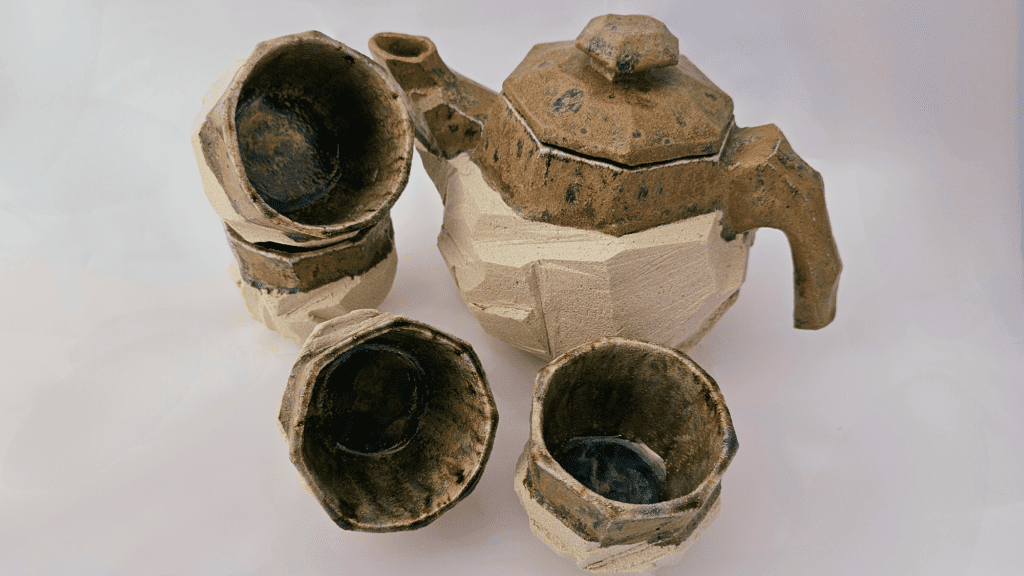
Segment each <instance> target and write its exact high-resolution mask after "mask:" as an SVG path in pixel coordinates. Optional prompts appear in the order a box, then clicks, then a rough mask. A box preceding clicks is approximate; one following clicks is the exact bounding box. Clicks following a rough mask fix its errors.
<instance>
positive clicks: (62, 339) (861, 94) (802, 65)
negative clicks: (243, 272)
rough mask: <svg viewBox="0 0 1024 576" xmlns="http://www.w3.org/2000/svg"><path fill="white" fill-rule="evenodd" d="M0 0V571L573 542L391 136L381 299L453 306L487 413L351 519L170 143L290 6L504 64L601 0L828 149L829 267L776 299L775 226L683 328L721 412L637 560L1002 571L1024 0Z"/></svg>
mask: <svg viewBox="0 0 1024 576" xmlns="http://www.w3.org/2000/svg"><path fill="white" fill-rule="evenodd" d="M688 4H690V3H681V2H598V3H595V2H575V3H567V2H550V1H545V2H540V1H533V0H530V1H524V2H518V3H514V2H509V3H504V4H498V3H485V2H480V1H470V0H460V1H458V2H451V1H448V2H441V1H421V2H411V1H410V2H405V1H400V0H381V1H378V2H358V3H356V2H344V1H339V0H333V1H329V2H319V1H317V2H301V3H291V2H282V1H279V2H245V3H242V2H232V3H224V2H209V1H204V2H178V1H167V2H145V3H143V2H137V3H125V2H102V1H97V2H85V1H82V2H75V1H55V2H53V1H32V2H30V1H28V0H21V1H15V2H8V3H5V4H4V7H3V8H2V9H0V78H2V79H0V343H2V344H0V365H2V366H3V367H4V369H3V376H0V574H14V575H21V574H25V575H28V574H103V575H120V574H125V575H133V576H141V575H167V574H182V575H207V574H209V575H242V574H261V575H262V574H269V575H278V574H282V575H283V574H297V575H307V574H308V575H322V574H323V575H326V574H474V575H479V574H552V575H554V574H578V573H580V572H579V570H578V569H577V568H576V567H575V565H574V564H573V563H572V562H570V561H569V560H566V559H563V558H560V557H558V556H556V555H555V553H554V552H552V551H550V550H549V549H548V548H547V547H546V546H545V545H544V544H543V543H542V542H541V541H540V540H538V539H536V538H535V537H534V536H533V535H532V533H531V532H530V529H529V526H528V522H527V519H526V516H525V514H524V512H523V510H522V508H521V507H520V504H519V502H518V499H517V498H516V496H515V494H514V492H513V489H512V475H513V469H514V466H515V462H516V458H517V457H518V455H519V453H520V452H521V451H522V447H523V444H524V443H525V441H526V438H527V421H528V417H529V409H530V394H531V389H532V386H533V380H534V376H535V375H536V372H537V370H538V369H539V368H540V367H541V366H542V364H543V362H541V361H539V360H537V359H535V358H533V357H531V356H529V355H527V354H525V353H521V352H519V351H516V350H514V349H512V348H510V347H509V346H508V345H506V344H503V343H502V342H500V341H498V340H495V339H493V338H491V337H490V336H487V335H486V334H484V333H483V331H482V330H481V329H480V327H479V326H478V325H477V324H476V322H475V321H474V320H473V319H472V317H471V316H470V315H469V313H468V312H467V311H466V309H465V307H464V305H463V304H462V301H461V300H460V298H459V295H458V291H457V289H456V287H455V285H454V283H453V281H452V279H451V276H450V275H449V273H448V270H447V268H446V266H445V264H444V262H443V260H442V259H441V256H440V254H439V253H438V251H437V249H436V247H435V239H436V236H437V233H438V231H439V229H440V222H441V214H442V204H441V201H440V198H439V197H438V195H437V193H436V192H435V190H434V188H433V186H432V184H431V183H430V181H429V180H428V178H427V177H426V174H425V173H424V171H423V169H422V167H421V166H420V164H419V161H418V160H417V161H416V162H415V164H414V166H413V172H412V177H411V179H410V181H409V185H408V187H407V188H406V189H405V192H404V194H403V195H402V197H401V199H400V200H399V201H398V203H397V205H396V206H395V208H394V210H393V212H392V215H393V218H394V224H395V230H396V242H397V246H398V252H399V269H398V276H397V278H396V280H395V284H394V288H393V289H392V291H391V293H390V295H389V296H388V297H387V299H386V300H385V301H384V303H383V304H382V305H381V309H383V310H386V311H389V312H394V313H398V314H403V315H406V316H409V317H411V318H414V319H416V320H420V321H422V322H426V323H428V324H431V325H433V326H435V327H437V328H439V329H442V330H445V331H447V332H449V333H451V334H454V335H456V336H458V337H460V338H462V339H464V340H467V341H469V342H470V343H471V344H472V345H473V346H474V348H475V349H476V352H477V354H478V355H479V356H480V359H481V361H482V363H483V366H484V368H485V369H486V371H487V375H488V378H489V381H490V385H491V387H492V389H493V392H494V395H495V398H496V400H497V404H498V410H499V413H500V424H499V428H498V434H497V439H496V442H495V447H494V451H493V453H492V455H491V458H490V461H489V463H488V466H487V468H486V471H485V472H484V475H483V478H482V480H481V481H480V483H479V485H478V486H477V487H476V490H475V491H474V492H473V493H472V494H471V495H470V496H469V497H468V498H466V499H465V500H464V501H462V502H461V503H460V504H458V505H457V506H456V507H455V508H453V509H452V510H450V511H449V512H447V513H446V514H445V515H443V516H442V517H441V518H440V519H438V520H437V521H435V522H434V523H433V524H431V525H429V526H428V527H426V528H423V529H421V530H416V531H412V532H405V533H396V534H364V533H354V532H346V531H343V530H341V529H339V528H338V527H337V526H336V525H334V524H333V523H332V522H331V520H330V519H329V518H328V517H327V515H326V514H325V513H324V512H323V510H322V509H321V508H320V506H319V505H318V504H317V502H316V501H315V500H314V499H313V497H312V496H310V495H309V494H308V493H306V492H305V491H304V490H303V488H302V486H301V484H300V482H299V477H298V473H297V472H296V471H295V469H294V467H293V466H292V464H291V463H290V462H289V461H288V457H287V447H286V444H285V442H284V440H283V439H282V438H281V436H280V435H279V434H278V431H277V428H276V424H275V416H276V412H277V409H278V404H279V402H280V398H281V393H282V392H283V390H284V385H285V381H286V379H287V376H288V372H289V370H290V368H291V365H292V363H293V362H294V360H295V358H296V355H297V352H298V349H299V347H298V345H297V344H295V343H292V342H290V341H287V340H284V339H283V338H281V337H279V336H277V335H276V334H274V333H272V332H270V331H268V330H267V329H266V328H265V327H264V326H263V325H262V324H259V323H257V322H255V321H253V320H251V319H250V318H249V317H248V316H247V314H246V312H245V309H244V306H243V303H242V300H241V298H240V296H239V295H238V293H237V291H236V290H235V287H234V286H233V285H232V283H231V281H230V279H229V278H228V273H227V268H228V263H229V262H230V259H231V257H232V256H231V253H230V251H229V250H228V246H227V243H226V241H225V238H224V234H223V231H222V228H221V225H220V222H219V220H218V218H217V216H216V215H215V214H214V212H213V210H212V209H211V207H210V206H209V204H208V203H207V200H206V197H205V196H204V194H203V191H202V187H201V184H200V179H199V172H198V170H197V167H196V163H195V159H194V157H193V155H192V149H191V146H190V144H189V136H190V128H191V125H192V120H193V117H194V116H195V115H196V113H197V112H198V110H199V106H200V100H201V98H202V96H203V94H204V93H205V92H206V90H207V89H208V88H209V86H210V85H211V84H212V83H213V81H214V80H215V79H216V78H217V77H218V76H219V75H220V74H221V73H222V72H223V71H224V70H226V69H227V68H228V66H230V65H231V63H232V62H234V61H235V60H238V59H241V58H245V57H246V56H247V55H248V54H249V52H251V50H252V49H253V47H254V46H255V45H256V43H258V42H260V41H262V40H266V39H270V38H273V37H277V36H281V35H284V34H289V33H293V32H300V31H304V30H309V29H316V30H320V31H322V32H324V33H326V34H328V35H330V36H331V37H333V38H336V39H338V40H340V41H341V42H344V43H346V44H348V45H349V46H351V47H353V48H355V49H357V50H359V51H361V52H364V53H367V52H368V51H367V49H366V43H367V40H368V39H369V38H370V36H371V35H373V34H374V33H376V32H380V31H395V32H407V33H412V34H420V35H425V36H429V37H430V38H431V39H432V40H433V41H434V42H435V43H436V45H437V46H438V49H439V51H440V54H441V56H442V58H444V59H445V61H446V62H447V63H448V64H449V66H450V67H451V68H452V69H454V70H457V71H459V72H461V73H462V74H465V75H466V76H469V77H471V78H473V79H475V80H477V81H479V82H481V83H482V84H484V85H486V86H489V87H491V88H494V89H497V88H499V87H500V85H501V81H502V80H503V78H504V77H505V76H506V75H507V74H508V73H509V72H510V71H511V70H512V69H513V68H514V67H515V66H516V64H517V63H518V62H519V61H520V60H521V59H522V57H523V56H524V55H525V54H526V52H527V51H528V50H529V49H530V47H531V46H533V45H534V44H536V43H539V42H549V41H555V40H566V39H572V38H575V37H576V35H577V34H578V33H579V31H580V30H581V29H582V27H583V26H584V25H585V24H586V22H587V21H588V20H589V19H590V18H591V17H593V16H597V15H600V14H603V13H647V14H651V15H653V16H655V17H657V18H659V19H661V20H662V21H664V22H665V23H666V24H667V25H668V26H669V28H670V29H671V30H672V31H673V32H674V33H675V34H676V35H677V36H678V37H679V39H680V50H681V52H682V53H683V54H685V55H687V56H688V57H689V58H690V60H692V61H693V62H694V63H695V64H696V65H697V66H698V67H699V68H700V69H701V70H702V71H703V72H704V73H705V74H706V75H707V76H708V77H710V78H711V79H712V80H713V81H714V82H715V83H716V84H717V85H718V86H719V87H721V88H722V89H723V90H724V91H725V92H727V93H728V94H729V95H731V96H732V98H733V99H734V101H735V114H736V121H737V123H738V124H739V125H741V126H756V125H760V124H765V123H774V124H776V125H778V126H779V127H780V128H781V129H782V130H783V132H784V133H785V134H786V136H787V138H788V139H789V141H790V143H791V144H792V145H793V148H794V149H795V150H796V151H797V153H799V154H800V155H801V156H802V157H803V158H804V159H805V160H806V161H807V162H808V163H810V164H811V165H812V166H814V167H815V168H816V169H817V170H819V171H820V172H821V173H822V175H823V176H824V179H825V183H826V188H825V189H826V198H827V201H828V208H829V214H830V216H831V221H832V226H833V230H834V232H835V236H836V239H837V243H838V245H839V250H840V253H841V255H842V258H843V263H844V265H845V269H844V271H843V276H842V280H841V283H840V289H839V311H838V315H837V317H836V319H835V321H834V322H833V323H832V324H831V325H830V326H828V327H827V328H825V329H823V330H820V331H815V332H807V331H798V330H794V329H793V328H792V327H791V324H792V320H791V315H792V305H793V302H792V298H793V296H792V291H793V290H792V264H791V258H790V255H789V249H788V246H787V244H786V241H785V237H784V236H783V235H782V234H781V233H780V232H778V231H775V230H762V231H760V232H759V233H758V234H757V241H756V243H755V245H754V247H753V249H752V252H751V259H750V263H749V268H748V273H747V280H746V283H745V284H744V287H743V290H742V291H741V295H740V298H739V300H738V302H737V303H736V305H735V306H733V308H732V309H731V310H730V311H729V312H728V313H727V314H726V315H725V316H724V317H723V318H722V320H721V321H720V322H719V323H718V325H717V326H716V327H715V328H714V329H713V330H712V331H711V333H710V334H709V335H708V336H707V337H706V338H705V339H704V340H703V342H702V343H700V344H699V345H698V346H697V347H696V348H695V349H694V350H693V351H692V356H693V358H694V359H695V360H696V361H697V362H698V363H699V364H701V365H702V366H703V367H704V368H705V369H706V370H707V371H708V372H709V373H710V374H711V375H712V376H713V377H714V378H715V379H716V380H717V382H718V383H719V385H720V387H721V389H722V391H723V393H724V395H725V399H726V402H727V403H728V406H729V408H730V410H731V413H732V417H733V420H734V422H735V425H736V432H737V435H738V437H739V443H740V448H739V451H738V453H737V455H736V458H735V460H734V461H733V463H732V465H731V467H730V468H729V470H728V471H727V472H726V474H725V477H724V480H723V488H722V509H721V514H720V516H719V518H718V519H717V521H716V522H715V523H714V524H713V525H712V526H711V527H710V528H709V530H708V531H707V532H706V533H705V535H704V536H703V537H702V538H701V539H700V540H699V541H698V542H697V543H696V544H695V545H694V547H693V548H692V549H691V550H690V552H689V554H688V555H687V556H686V558H685V559H684V560H683V561H682V563H680V564H679V565H677V566H675V567H673V568H670V569H665V570H664V571H662V572H661V573H663V574H679V575H682V574H728V575H743V574H768V573H772V574H774V573H779V574H813V575H818V574H839V573H842V574H897V573H898V574H929V575H931V574H979V575H982V574H1021V573H1024V546H1021V545H1020V543H1021V542H1024V283H1022V268H1024V264H1022V259H1021V217H1020V183H1019V166H1018V165H1019V150H1018V145H1017V141H1018V140H1017V139H1018V135H1019V132H1018V130H1019V128H1018V123H1019V119H1020V118H1021V109H1020V100H1019V99H1018V96H1016V94H1017V89H1018V85H1017V78H1018V71H1019V68H1018V65H1017V58H1018V52H1017V50H1018V48H1017V36H1018V31H1019V24H1018V17H1019V6H1018V5H1017V4H1015V3H1013V2H1008V1H998V2H985V3H978V4H964V3H963V2H952V1H942V2H933V3H929V4H923V3H917V2H878V1H867V2H865V1H857V2H844V3H841V4H840V3H812V2H784V1H762V2H754V1H751V2H729V1H723V2H702V3H699V4H696V3H694V4H693V5H688Z"/></svg>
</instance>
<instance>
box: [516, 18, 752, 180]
mask: <svg viewBox="0 0 1024 576" xmlns="http://www.w3.org/2000/svg"><path fill="white" fill-rule="evenodd" d="M502 92H503V93H504V95H505V97H506V98H508V100H509V101H510V102H511V104H512V106H513V107H514V108H515V109H516V111H518V112H519V114H521V115H522V117H523V119H524V120H525V121H526V124H527V125H528V126H529V127H530V129H531V130H533V132H534V134H535V135H536V136H537V139H538V140H540V141H541V142H543V143H544V144H547V145H549V146H553V147H556V148H560V149H563V150H565V151H567V152H571V153H575V154H578V155H582V156H587V157H592V158H597V159H600V160H606V161H610V162H614V163H617V164H622V165H625V166H638V165H643V164H650V163H655V162H665V161H670V160H676V159H679V158H686V157H694V156H706V155H712V154H715V153H717V152H718V150H719V149H720V148H721V145H722V141H723V139H724V138H725V135H726V132H727V128H728V127H729V124H730V122H731V120H732V111H733V104H732V98H730V97H729V95H728V94H726V93H725V92H723V91H722V90H721V89H719V88H718V87H717V86H715V84H714V83H713V82H711V80H710V79H708V77H707V76H705V75H704V74H703V73H702V72H701V71H700V70H698V69H697V67H696V66H694V65H693V63H692V62H690V61H689V60H688V59H687V58H686V57H685V56H682V55H680V54H679V39H678V38H676V37H675V36H674V35H673V34H672V33H671V32H669V31H668V28H666V27H665V25H664V24H662V23H661V22H660V21H658V20H656V19H654V18H651V17H650V16H641V15H631V16H618V15H614V14H609V15H606V16H599V17H597V18H594V19H593V20H591V21H590V23H589V24H587V26H586V28H584V29H583V32H581V33H580V35H579V36H578V37H577V38H576V41H575V42H572V41H566V42H552V43H547V44H538V45H536V46H534V47H533V49H532V50H530V52H529V54H527V55H526V58H525V59H524V60H523V61H522V63H520V64H519V66H518V67H517V68H516V69H515V70H514V71H513V72H512V74H511V75H509V77H508V78H506V79H505V82H504V84H503V85H502Z"/></svg>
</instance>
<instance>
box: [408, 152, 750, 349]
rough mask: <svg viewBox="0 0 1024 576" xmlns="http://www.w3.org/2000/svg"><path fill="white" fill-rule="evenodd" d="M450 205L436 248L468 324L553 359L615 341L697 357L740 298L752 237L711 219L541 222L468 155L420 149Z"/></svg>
mask: <svg viewBox="0 0 1024 576" xmlns="http://www.w3.org/2000/svg"><path fill="white" fill-rule="evenodd" d="M417 149H418V151H419V154H420V157H421V158H422V160H423V165H424V167H425V168H426V170H427V173H428V174H429V175H430V177H431V178H432V179H433V181H434V183H435V185H436V186H437V188H438V191H439V192H440V193H441V196H442V198H443V200H444V204H445V212H444V221H443V224H442V227H441V233H440V234H439V235H438V240H437V244H438V248H439V249H440V251H441V254H442V256H443V257H444V259H445V262H446V263H447V265H448V269H449V271H450V272H451V274H452V278H453V279H454V280H455V284H456V285H457V286H458V289H459V292H460V295H461V296H462V299H463V301H464V302H465V303H466V306H467V308H468V310H469V311H470V313H471V314H472V315H473V316H474V318H476V320H477V321H478V322H479V323H480V325H481V326H482V327H483V329H484V330H485V331H486V332H487V333H488V334H490V335H491V336H494V337H495V338H498V339H499V340H503V341H505V342H507V343H509V344H511V345H513V346H515V347H516V348H519V349H521V350H524V351H527V352H530V353H531V354H534V355H536V356H538V357H541V358H544V359H550V358H553V357H555V356H558V355H560V354H562V353H563V352H565V351H567V350H570V349H572V348H574V347H576V346H579V345H580V344H583V343H585V342H588V341H590V340H592V339H594V338H596V337H600V336H605V335H608V334H615V335H620V336H623V337H628V338H634V339H642V340H646V341H649V342H654V343H658V344H662V345H665V346H670V347H673V348H677V349H681V350H687V349H689V348H690V347H692V346H693V345H695V344H696V343H697V342H698V341H699V340H700V339H701V337H703V336H704V334H705V333H706V332H707V331H708V330H709V329H710V328H711V327H712V326H713V325H714V324H715V322H717V320H718V319H719V318H720V317H721V315H722V314H723V313H724V312H725V311H726V310H727V309H728V308H729V307H730V306H731V305H732V303H733V302H734V301H735V300H736V298H737V296H738V295H739V288H740V285H741V284H742V283H743V280H744V277H745V274H746V267H747V256H748V253H749V249H750V246H751V244H752V243H753V239H754V232H753V231H750V232H747V233H743V234H738V235H736V236H735V237H734V238H733V239H731V240H725V239H724V238H723V237H722V233H721V232H722V225H721V219H722V214H721V212H718V211H713V212H709V213H706V214H701V215H697V216H692V217H689V218H683V219H679V220H677V221H674V222H670V223H667V224H663V225H660V226H655V227H651V228H647V229H645V230H640V231H636V232H632V233H629V234H623V235H619V236H614V235H610V234H607V233H604V232H601V231H597V230H582V229H579V228H573V227H569V226H562V225H558V224H551V223H547V222H539V221H536V220H531V219H528V218H525V217H523V216H522V215H521V214H519V213H518V212H516V211H515V210H513V209H512V208H510V207H509V206H508V204H507V203H506V202H505V201H504V200H503V198H502V196H503V194H502V192H503V190H501V189H498V188H497V187H495V186H494V185H493V184H491V183H489V182H488V180H487V179H486V178H485V176H484V174H483V172H482V171H481V169H480V167H479V166H478V165H477V163H475V162H474V161H473V160H472V159H471V158H470V156H469V155H468V154H462V155H459V156H457V157H455V158H452V159H450V160H444V159H443V158H441V157H439V156H436V155H434V154H432V153H431V152H430V151H428V150H426V149H425V147H423V146H419V145H418V146H417Z"/></svg>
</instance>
